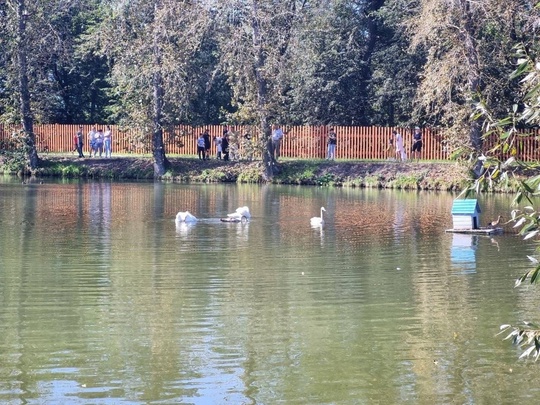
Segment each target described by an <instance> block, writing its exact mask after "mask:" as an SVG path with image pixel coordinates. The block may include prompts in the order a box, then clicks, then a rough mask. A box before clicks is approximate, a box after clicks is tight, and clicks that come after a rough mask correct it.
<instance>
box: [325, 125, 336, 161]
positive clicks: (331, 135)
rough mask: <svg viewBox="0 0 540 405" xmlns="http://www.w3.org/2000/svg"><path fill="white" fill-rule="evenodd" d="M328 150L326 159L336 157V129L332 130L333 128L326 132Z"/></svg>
mask: <svg viewBox="0 0 540 405" xmlns="http://www.w3.org/2000/svg"><path fill="white" fill-rule="evenodd" d="M327 144H328V147H327V149H328V151H327V154H326V160H335V159H336V145H337V134H336V131H334V128H330V132H328V140H327Z"/></svg>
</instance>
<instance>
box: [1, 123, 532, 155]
mask: <svg viewBox="0 0 540 405" xmlns="http://www.w3.org/2000/svg"><path fill="white" fill-rule="evenodd" d="M82 127H83V134H84V140H85V145H84V150H85V151H88V149H89V145H88V139H87V134H88V132H89V131H90V129H91V128H92V125H83V126H82ZM78 128H79V125H59V124H48V125H35V126H34V133H35V136H36V144H37V148H38V153H44V152H51V153H65V152H72V151H73V149H74V141H73V138H74V136H75V134H76V133H77V131H78ZM96 128H97V129H99V128H102V129H104V128H105V125H96ZM224 128H228V129H229V131H230V132H229V134H230V145H231V152H232V154H233V156H232V158H235V157H238V158H252V157H253V158H257V157H259V156H260V149H259V148H258V140H259V139H260V137H259V134H258V130H257V129H256V128H255V127H253V126H234V125H230V126H227V127H225V126H220V125H206V126H199V127H193V126H187V125H180V126H176V127H175V128H174V129H173V130H172V131H165V132H164V135H163V139H164V143H165V148H166V153H167V154H168V155H196V154H197V137H198V136H199V134H200V133H202V132H203V131H204V130H205V129H208V132H209V133H210V136H211V137H212V138H213V137H214V136H220V135H222V134H223V130H224ZM111 129H112V133H113V138H112V139H113V140H112V145H113V153H118V154H126V153H134V154H145V153H146V154H147V153H150V152H151V139H150V135H149V134H146V135H142V134H141V133H140V132H139V131H136V130H129V129H128V130H126V129H123V128H119V127H117V126H111ZM283 129H284V131H285V133H286V134H285V136H284V138H283V141H282V145H281V155H282V156H283V157H289V158H300V159H322V158H325V157H326V141H327V136H328V131H329V127H327V126H284V127H283ZM334 129H335V131H336V133H337V137H338V138H337V139H338V141H337V148H336V157H337V158H338V159H353V160H354V159H360V160H361V159H388V158H393V157H394V156H395V148H394V146H393V145H390V142H389V141H390V139H391V138H392V130H394V129H396V130H397V131H398V132H400V133H401V134H402V135H403V139H404V144H405V148H406V151H407V153H408V154H409V155H410V148H411V145H412V130H411V128H392V127H336V126H335V127H334ZM18 134H20V126H9V125H2V124H0V141H3V142H2V143H0V147H2V145H3V147H6V145H8V144H9V141H10V140H11V139H13V137H16V136H18ZM538 139H539V134H538V132H536V133H535V134H534V136H527V137H523V136H521V137H519V136H516V138H515V142H514V147H513V148H514V149H512V148H511V149H510V150H506V151H504V152H503V153H504V154H515V155H516V156H518V157H520V158H521V159H522V160H525V161H532V160H540V150H539V142H538ZM422 141H423V149H422V153H421V158H422V159H426V160H446V159H449V158H450V156H449V154H448V150H447V147H446V142H445V139H444V133H443V131H442V130H439V129H429V128H423V129H422ZM494 142H495V139H493V140H491V141H489V140H488V141H486V148H487V147H489V146H490V145H489V144H493V143H494ZM215 149H216V146H215V144H214V142H212V149H211V153H212V155H215V153H216V150H215ZM235 155H236V156H235Z"/></svg>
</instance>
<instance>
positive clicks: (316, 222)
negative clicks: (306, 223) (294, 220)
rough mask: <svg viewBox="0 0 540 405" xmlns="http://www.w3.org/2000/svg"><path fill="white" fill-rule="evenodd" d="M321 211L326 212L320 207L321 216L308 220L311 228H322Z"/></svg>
mask: <svg viewBox="0 0 540 405" xmlns="http://www.w3.org/2000/svg"><path fill="white" fill-rule="evenodd" d="M323 211H326V209H325V208H324V207H321V216H320V217H313V218H311V219H310V222H311V226H323V225H324V218H323Z"/></svg>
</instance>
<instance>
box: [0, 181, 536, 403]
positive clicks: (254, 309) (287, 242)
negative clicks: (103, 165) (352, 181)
mask: <svg viewBox="0 0 540 405" xmlns="http://www.w3.org/2000/svg"><path fill="white" fill-rule="evenodd" d="M455 197H456V196H455V195H453V194H450V193H431V192H403V191H384V190H383V191H379V190H363V189H330V188H317V187H300V186H259V185H213V184H212V185H179V184H167V183H121V182H115V183H108V182H85V181H81V182H79V181H66V182H54V181H51V180H45V182H44V184H39V183H36V182H34V183H29V184H21V182H20V180H17V179H16V178H10V177H7V178H0V302H1V307H0V325H1V328H2V333H1V334H0V403H2V404H119V403H122V404H149V403H151V404H223V403H227V404H448V403H456V404H493V403H519V402H530V401H535V400H538V398H539V397H540V391H539V388H538V386H537V385H536V384H535V381H536V379H537V374H538V367H540V366H539V365H538V364H537V363H534V362H533V361H531V360H518V357H519V355H520V353H521V352H520V351H519V350H518V349H517V348H515V347H513V346H512V345H511V344H510V343H509V342H507V341H502V337H501V336H496V334H497V333H498V331H499V325H501V324H504V323H517V322H519V321H522V320H528V321H532V322H539V321H540V319H538V318H539V314H538V310H537V305H538V298H539V297H540V287H535V286H532V287H531V286H528V285H525V286H522V287H520V288H513V286H514V281H515V279H516V278H517V277H518V276H519V275H521V274H523V273H524V272H525V271H527V270H528V269H529V268H530V264H529V262H528V259H527V257H526V256H527V255H534V254H535V247H536V245H535V244H534V243H533V242H531V241H523V240H521V239H520V238H519V237H516V236H514V235H512V233H511V231H512V229H511V228H507V230H508V231H509V232H508V233H505V234H504V235H500V236H494V237H472V236H469V235H465V236H464V235H453V234H449V233H445V229H447V228H450V227H451V214H450V210H451V206H452V201H453V199H454V198H455ZM510 200H511V199H510V197H509V196H500V195H489V196H482V197H481V198H480V204H481V207H482V210H483V212H482V215H481V218H482V219H483V220H484V222H487V221H488V220H491V219H492V218H495V217H496V216H497V214H498V213H503V214H507V213H508V211H509V204H510ZM243 205H247V206H249V208H250V210H251V214H252V219H251V221H250V222H249V223H246V224H242V223H223V222H220V221H219V218H220V217H223V216H225V215H226V214H227V213H229V212H233V211H234V210H235V209H236V207H238V206H243ZM321 206H324V207H325V208H326V210H327V211H326V213H325V214H326V218H325V219H326V224H325V226H324V228H322V229H318V228H317V229H314V228H311V226H310V221H309V219H310V217H312V216H316V215H317V216H318V215H319V209H320V207H321ZM184 210H189V211H190V212H191V213H193V214H194V215H196V216H197V217H199V218H200V221H199V222H198V223H196V224H194V225H185V224H184V226H176V225H175V221H174V218H175V215H176V213H177V211H184Z"/></svg>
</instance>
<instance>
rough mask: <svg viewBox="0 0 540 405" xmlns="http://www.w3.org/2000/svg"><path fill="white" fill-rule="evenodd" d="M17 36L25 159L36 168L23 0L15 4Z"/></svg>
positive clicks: (36, 158)
mask: <svg viewBox="0 0 540 405" xmlns="http://www.w3.org/2000/svg"><path fill="white" fill-rule="evenodd" d="M17 17H18V23H19V24H18V38H17V40H18V41H17V42H18V44H17V47H18V48H17V63H18V68H19V101H20V113H21V124H22V130H23V133H24V139H25V143H26V160H27V165H28V167H29V168H30V169H32V170H33V169H36V168H37V167H38V164H39V157H38V154H37V150H36V138H35V135H34V122H33V119H32V109H31V106H30V89H29V87H28V60H27V50H26V18H27V17H28V15H27V12H26V8H25V5H24V0H19V1H18V5H17Z"/></svg>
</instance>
